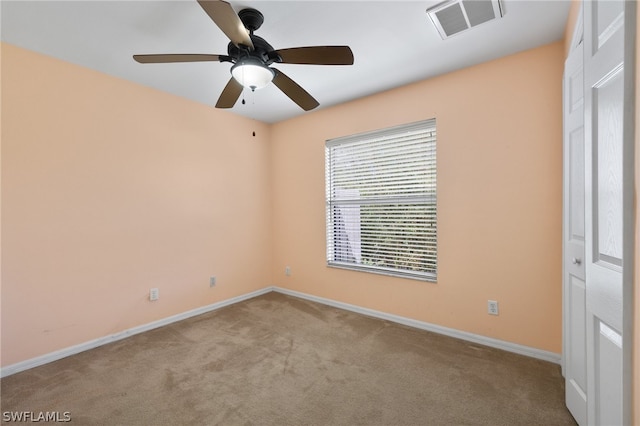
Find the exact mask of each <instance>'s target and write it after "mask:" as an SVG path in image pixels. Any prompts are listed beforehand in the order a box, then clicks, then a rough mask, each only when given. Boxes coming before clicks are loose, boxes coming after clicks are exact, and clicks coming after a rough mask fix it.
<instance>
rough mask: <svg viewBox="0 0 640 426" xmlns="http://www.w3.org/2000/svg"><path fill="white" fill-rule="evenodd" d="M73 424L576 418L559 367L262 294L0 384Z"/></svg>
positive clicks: (8, 400) (14, 400) (19, 399)
mask: <svg viewBox="0 0 640 426" xmlns="http://www.w3.org/2000/svg"><path fill="white" fill-rule="evenodd" d="M1 389H2V394H1V398H2V412H3V415H4V414H5V412H7V411H14V412H15V411H29V412H33V413H34V414H35V415H37V414H38V412H41V411H42V412H51V411H58V412H60V413H64V412H69V413H70V416H71V421H72V423H71V424H75V425H94V424H95V425H218V424H219V425H252V424H255V425H482V424H485V425H517V424H521V425H575V422H574V421H573V419H572V417H571V416H570V414H569V412H568V411H567V409H566V408H565V406H564V387H563V379H562V377H561V375H560V367H559V366H558V365H555V364H551V363H547V362H544V361H539V360H535V359H531V358H527V357H524V356H520V355H515V354H511V353H507V352H503V351H500V350H496V349H492V348H487V347H482V346H479V345H475V344H470V343H467V342H464V341H460V340H456V339H452V338H449V337H444V336H440V335H437V334H433V333H429V332H426V331H421V330H416V329H412V328H409V327H405V326H402V325H397V324H394V323H391V322H388V321H383V320H379V319H374V318H369V317H366V316H362V315H358V314H355V313H352V312H347V311H343V310H340V309H335V308H331V307H327V306H324V305H321V304H317V303H313V302H309V301H305V300H300V299H297V298H293V297H289V296H285V295H282V294H278V293H269V294H266V295H264V296H260V297H257V298H254V299H251V300H248V301H244V302H241V303H238V304H236V305H233V306H229V307H226V308H223V309H220V310H218V311H215V312H211V313H208V314H204V315H201V316H198V317H195V318H191V319H189V320H185V321H182V322H180V323H177V324H172V325H169V326H166V327H163V328H160V329H156V330H153V331H149V332H147V333H144V334H140V335H136V336H133V337H130V338H128V339H125V340H122V341H119V342H116V343H112V344H109V345H106V346H102V347H100V348H97V349H94V350H91V351H87V352H84V353H81V354H78V355H75V356H72V357H69V358H65V359H63V360H60V361H56V362H54V363H51V364H47V365H44V366H41V367H37V368H34V369H31V370H29V371H25V372H22V373H18V374H15V375H12V376H9V377H6V378H4V379H2V381H1Z"/></svg>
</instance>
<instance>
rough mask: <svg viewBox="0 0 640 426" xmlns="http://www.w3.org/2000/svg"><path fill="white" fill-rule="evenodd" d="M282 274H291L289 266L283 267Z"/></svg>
mask: <svg viewBox="0 0 640 426" xmlns="http://www.w3.org/2000/svg"><path fill="white" fill-rule="evenodd" d="M284 274H285V275H286V276H289V275H291V267H289V266H287V267H285V268H284Z"/></svg>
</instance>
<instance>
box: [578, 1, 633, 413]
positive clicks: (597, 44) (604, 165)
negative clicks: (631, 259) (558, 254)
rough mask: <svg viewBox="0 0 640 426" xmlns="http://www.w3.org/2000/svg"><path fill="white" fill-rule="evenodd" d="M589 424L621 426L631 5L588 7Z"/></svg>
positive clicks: (589, 4) (586, 4) (599, 3)
mask: <svg viewBox="0 0 640 426" xmlns="http://www.w3.org/2000/svg"><path fill="white" fill-rule="evenodd" d="M584 17H585V24H584V31H585V57H584V79H585V103H584V105H585V115H584V117H585V172H586V173H585V185H586V193H585V194H586V196H585V204H586V206H587V207H586V209H585V253H586V259H585V266H586V271H585V272H586V324H587V340H586V344H587V352H586V354H587V395H588V398H587V419H588V424H606V425H617V424H622V419H623V415H622V413H623V406H622V396H623V395H622V384H623V375H622V356H623V340H622V326H623V321H622V314H623V312H622V267H623V260H622V259H623V258H624V256H623V240H622V235H623V216H622V212H623V196H622V195H623V185H624V182H623V179H622V149H623V141H624V138H623V117H624V84H625V83H624V2H623V1H611V0H602V1H586V2H584Z"/></svg>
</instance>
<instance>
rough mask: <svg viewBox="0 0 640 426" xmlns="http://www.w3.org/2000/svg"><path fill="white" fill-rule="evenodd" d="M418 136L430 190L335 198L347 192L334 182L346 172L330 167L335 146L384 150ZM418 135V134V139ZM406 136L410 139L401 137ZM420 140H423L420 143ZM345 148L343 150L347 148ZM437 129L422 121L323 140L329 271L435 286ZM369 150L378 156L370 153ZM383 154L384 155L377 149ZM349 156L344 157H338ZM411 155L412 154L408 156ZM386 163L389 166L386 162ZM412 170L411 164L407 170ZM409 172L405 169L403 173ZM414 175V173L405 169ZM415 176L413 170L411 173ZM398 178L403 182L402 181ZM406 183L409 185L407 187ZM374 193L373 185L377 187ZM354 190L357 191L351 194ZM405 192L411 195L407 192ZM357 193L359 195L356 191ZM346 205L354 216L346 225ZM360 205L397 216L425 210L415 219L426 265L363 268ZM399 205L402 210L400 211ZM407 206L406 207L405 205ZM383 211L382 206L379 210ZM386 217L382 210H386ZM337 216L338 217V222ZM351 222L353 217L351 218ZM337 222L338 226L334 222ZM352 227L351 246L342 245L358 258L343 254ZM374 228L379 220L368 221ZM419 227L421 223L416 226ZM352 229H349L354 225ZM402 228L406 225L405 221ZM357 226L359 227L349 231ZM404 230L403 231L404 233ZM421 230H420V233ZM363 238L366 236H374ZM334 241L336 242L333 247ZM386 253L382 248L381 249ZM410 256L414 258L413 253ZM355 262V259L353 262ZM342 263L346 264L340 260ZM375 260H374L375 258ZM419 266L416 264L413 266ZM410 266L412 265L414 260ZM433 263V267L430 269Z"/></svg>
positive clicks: (432, 122) (398, 255) (431, 122)
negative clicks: (376, 146)
mask: <svg viewBox="0 0 640 426" xmlns="http://www.w3.org/2000/svg"><path fill="white" fill-rule="evenodd" d="M413 134H417V135H418V137H417V138H418V139H421V140H420V141H419V143H423V145H424V147H421V149H423V150H424V151H425V152H427V153H428V155H427V160H426V165H425V166H422V167H421V168H424V169H425V172H424V173H425V176H424V179H425V181H424V184H425V188H431V189H429V190H424V191H421V192H420V193H419V194H410V195H397V196H396V195H386V194H385V195H383V196H379V197H375V196H374V197H371V198H367V197H362V196H360V195H358V196H356V197H351V199H350V197H349V196H336V195H335V193H336V190H341V191H350V190H348V189H344V188H338V187H337V186H336V185H337V184H336V183H335V182H334V180H338V178H337V177H336V178H335V179H334V176H339V170H341V171H342V173H344V170H347V169H348V168H347V167H343V169H339V168H338V167H337V166H335V163H336V162H337V161H338V160H336V158H334V157H335V156H336V155H338V154H337V153H336V151H335V150H336V149H339V148H340V147H349V145H353V146H356V145H357V144H360V145H361V146H365V145H366V144H375V142H380V143H385V142H386V143H387V144H388V145H389V146H391V145H390V143H391V142H393V141H394V140H397V139H401V138H403V137H405V135H413ZM421 135H422V136H421ZM406 137H411V136H406ZM422 139H424V140H422ZM346 150H348V148H346ZM436 150H437V128H436V119H435V118H432V119H427V120H423V121H419V122H415V123H409V124H404V125H400V126H394V127H390V128H386V129H380V130H374V131H371V132H365V133H359V134H355V135H350V136H345V137H339V138H334V139H329V140H327V141H325V209H326V210H325V214H326V218H325V223H326V242H325V243H326V244H325V248H326V259H327V266H328V267H332V268H340V269H348V270H354V271H361V272H369V273H375V274H383V275H390V276H395V277H402V278H410V279H416V280H420V281H427V282H434V283H435V282H437V264H438V242H437V223H438V221H437V155H436ZM372 152H374V153H375V152H377V151H375V149H374V150H373V151H372ZM380 152H385V153H386V151H380ZM389 152H394V153H395V151H394V148H389ZM342 155H348V154H342ZM409 155H411V154H409ZM408 163H409V161H408V160H406V159H405V158H403V160H402V161H401V165H405V164H408ZM389 164H391V163H389ZM407 167H411V166H407ZM408 170H409V169H408ZM410 170H412V171H414V170H413V169H410ZM414 172H415V171H414ZM401 179H402V178H401ZM407 185H409V184H408V183H407ZM380 188H383V189H384V188H386V189H388V188H390V186H389V185H388V184H387V186H384V185H383V186H380ZM376 189H377V187H376ZM354 191H357V190H354ZM407 192H410V191H409V190H408V191H407ZM358 193H359V192H358ZM348 206H355V207H356V209H355V210H356V211H357V218H356V219H355V220H353V219H352V221H351V222H354V223H351V222H350V221H347V220H344V218H345V217H346V213H345V211H347V210H348V209H347V207H348ZM362 206H388V209H389V211H394V209H395V211H397V212H400V213H398V214H399V215H400V216H398V217H401V215H402V214H403V213H407V212H409V213H410V212H411V209H412V208H413V209H415V210H416V211H418V210H419V209H421V208H425V209H426V210H425V212H424V214H423V215H421V216H419V217H418V218H419V219H421V220H422V221H423V222H424V223H425V225H421V228H420V229H421V233H420V235H419V236H420V238H423V239H425V240H427V239H428V241H429V243H428V244H427V243H425V248H424V257H425V258H429V261H425V263H424V265H425V267H424V268H423V270H410V269H403V268H398V267H388V266H379V265H365V264H362V263H361V262H362V256H361V252H360V245H361V244H362V241H363V239H362V237H361V235H360V232H361V231H362V229H363V226H362V225H361V222H360V221H361V220H362V219H361V218H362V212H361V210H360V208H361V207H362ZM403 206H404V207H403ZM408 206H411V207H408ZM383 209H384V208H383ZM385 213H386V212H385ZM338 217H339V218H340V219H338ZM351 217H352V218H353V217H354V216H353V214H351ZM340 220H342V224H341V223H340V222H339V221H340ZM356 222H357V223H356ZM348 223H351V225H352V226H351V232H355V233H356V234H357V235H356V236H355V237H353V235H352V237H353V238H354V239H355V240H357V241H356V242H355V244H354V243H353V242H347V243H346V246H348V249H350V248H351V247H352V245H355V246H357V249H355V251H357V255H356V254H353V251H349V252H347V253H346V254H345V251H344V249H345V244H343V243H344V241H347V240H349V239H350V237H349V236H346V237H345V235H347V232H348V231H346V230H345V229H346V227H347V226H348V225H347V224H348ZM372 223H373V224H374V226H375V225H376V224H377V225H378V226H380V225H379V224H380V223H383V222H380V221H376V222H372ZM421 223H422V222H421ZM354 224H355V225H356V226H353V225H354ZM342 225H344V228H340V226H342ZM404 225H406V222H405V223H404ZM354 228H358V229H354ZM407 228H408V227H405V228H402V229H403V230H404V232H406V229H407ZM422 228H424V229H422ZM340 232H341V233H342V237H340V238H341V240H340V238H338V237H336V235H337V233H340ZM401 232H402V231H400V232H394V233H393V235H394V237H392V239H393V238H395V240H394V241H396V240H397V241H401V237H398V235H400V233H401ZM375 237H377V234H375V235H374V237H371V235H368V238H375ZM336 241H338V243H336ZM385 250H386V249H385ZM349 253H351V259H350V260H349V259H347V257H346V256H347V255H348V254H349ZM390 253H391V254H395V256H396V257H395V258H393V259H392V261H398V260H403V258H402V253H401V250H396V251H395V252H390ZM341 256H345V258H344V259H339V257H341ZM413 256H414V257H415V256H416V255H413ZM356 258H357V260H356ZM345 259H347V260H345ZM374 260H375V259H374ZM418 264H419V263H418ZM414 265H415V262H414ZM431 265H432V266H431Z"/></svg>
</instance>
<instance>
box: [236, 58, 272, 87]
mask: <svg viewBox="0 0 640 426" xmlns="http://www.w3.org/2000/svg"><path fill="white" fill-rule="evenodd" d="M231 75H232V76H233V78H235V79H236V81H237V82H238V83H240V84H241V85H242V86H244V87H246V88H249V89H251V90H256V89H262V88H263V87H265V86H266V85H267V84H269V83H271V80H273V77H274V76H275V73H274V72H273V70H272V69H271V68H269V67H268V66H266V65H265V64H263V63H262V62H260V61H259V60H257V59H254V58H245V59H242V60H240V61H238V62H237V63H236V64H235V65H234V66H232V67H231Z"/></svg>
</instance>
